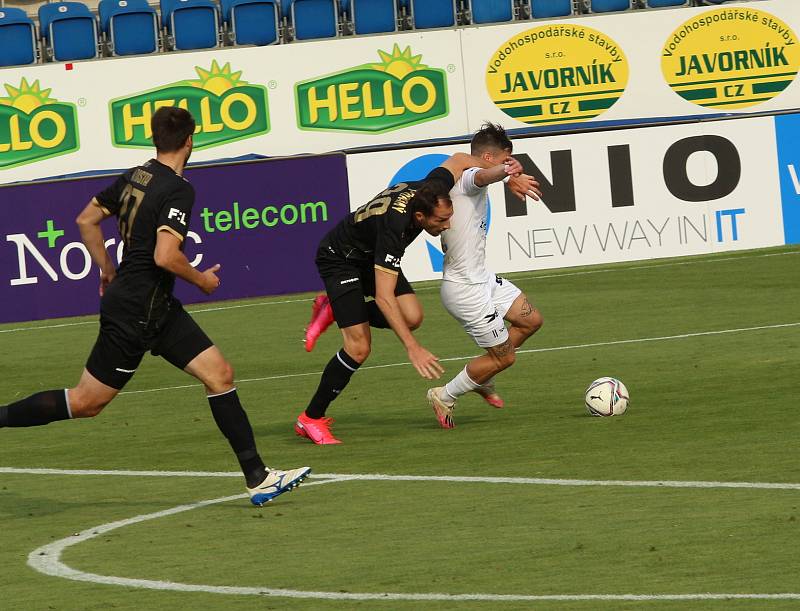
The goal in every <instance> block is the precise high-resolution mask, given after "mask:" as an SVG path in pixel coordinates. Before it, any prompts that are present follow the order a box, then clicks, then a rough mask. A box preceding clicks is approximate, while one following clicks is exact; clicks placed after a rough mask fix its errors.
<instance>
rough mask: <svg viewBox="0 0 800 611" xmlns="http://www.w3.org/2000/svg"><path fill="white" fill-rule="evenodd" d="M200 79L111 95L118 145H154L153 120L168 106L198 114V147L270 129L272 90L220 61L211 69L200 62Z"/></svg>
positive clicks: (214, 63) (212, 63)
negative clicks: (119, 96)
mask: <svg viewBox="0 0 800 611" xmlns="http://www.w3.org/2000/svg"><path fill="white" fill-rule="evenodd" d="M195 71H196V72H197V75H198V76H199V77H200V78H199V79H197V80H185V81H178V82H177V83H172V84H171V85H166V86H163V87H159V88H157V89H151V90H149V91H145V92H143V93H139V94H136V95H133V96H128V97H124V98H117V99H115V100H111V103H110V104H109V106H110V110H111V137H112V140H113V144H114V146H119V147H133V148H150V147H152V146H153V144H152V142H151V140H150V138H151V137H152V133H151V131H150V119H151V117H152V116H153V113H154V112H155V111H156V110H158V109H159V108H161V107H162V106H179V107H180V108H185V109H186V110H188V111H189V112H191V113H192V115H193V116H194V118H195V121H196V122H197V127H196V128H195V132H194V148H195V149H204V148H209V147H212V146H220V145H222V144H227V143H229V142H233V141H235V140H242V139H244V138H252V137H253V136H258V135H261V134H266V133H267V132H268V131H269V106H268V103H267V90H266V88H265V87H263V86H262V85H253V84H250V83H247V82H246V81H243V80H241V76H242V72H241V71H238V72H231V66H230V63H226V64H225V65H224V66H223V67H222V68H220V67H219V64H217V61H216V60H214V61H212V62H211V69H210V70H204V69H203V68H200V67H197V66H196V67H195Z"/></svg>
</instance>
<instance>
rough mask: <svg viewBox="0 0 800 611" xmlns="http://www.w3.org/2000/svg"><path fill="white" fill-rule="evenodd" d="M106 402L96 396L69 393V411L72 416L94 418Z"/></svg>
mask: <svg viewBox="0 0 800 611" xmlns="http://www.w3.org/2000/svg"><path fill="white" fill-rule="evenodd" d="M108 403H109V402H108V401H102V400H100V399H98V398H96V397H92V396H86V395H83V394H79V393H75V394H72V393H71V394H70V403H69V411H70V414H71V415H72V417H73V418H94V417H95V416H97V415H98V414H99V413H100V412H102V411H103V408H104V407H105V406H106V405H108Z"/></svg>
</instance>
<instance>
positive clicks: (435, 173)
mask: <svg viewBox="0 0 800 611" xmlns="http://www.w3.org/2000/svg"><path fill="white" fill-rule="evenodd" d="M429 180H439V181H441V182H443V183H444V184H445V185H446V186H447V190H448V191H449V190H450V189H452V188H453V186H455V184H456V181H455V179H454V178H453V175H452V174H451V173H450V170H448V169H447V168H443V167H441V166H439V167H436V168H433V170H431V171H430V172H429V173H428V175H427V176H426V177H425V179H424V181H429Z"/></svg>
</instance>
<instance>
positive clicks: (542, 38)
mask: <svg viewBox="0 0 800 611" xmlns="http://www.w3.org/2000/svg"><path fill="white" fill-rule="evenodd" d="M629 72H630V70H629V67H628V59H627V58H626V57H625V53H624V52H623V50H622V47H620V46H619V44H617V42H616V41H615V40H614V39H612V38H611V37H610V36H609V35H608V34H605V33H604V32H600V31H598V30H595V29H592V28H589V27H586V26H581V25H577V24H569V23H566V22H564V23H557V24H550V25H544V26H540V27H536V28H532V29H530V30H527V31H525V32H520V33H518V34H515V35H514V36H513V37H511V38H509V39H508V40H506V41H505V42H504V43H503V44H502V45H500V46H499V47H498V48H497V49H496V50H495V51H494V53H493V54H492V55H491V56H490V57H489V63H488V64H487V66H486V91H487V92H488V93H489V97H490V98H491V100H492V102H494V104H495V106H497V107H498V108H499V109H500V110H502V111H503V112H504V113H505V114H506V115H508V116H509V117H512V118H513V119H516V120H517V121H521V122H522V123H527V124H529V125H538V124H543V123H551V124H556V123H571V122H573V121H585V120H587V119H593V118H595V117H598V116H600V115H601V114H603V113H604V112H605V111H607V110H608V109H609V108H611V107H612V106H613V105H614V104H615V103H616V102H617V100H618V99H619V98H620V97H621V96H622V94H623V93H624V92H625V88H626V87H627V85H628V75H629Z"/></svg>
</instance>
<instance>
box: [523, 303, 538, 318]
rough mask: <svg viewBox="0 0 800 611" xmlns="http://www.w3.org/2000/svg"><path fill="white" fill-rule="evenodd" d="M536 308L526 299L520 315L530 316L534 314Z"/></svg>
mask: <svg viewBox="0 0 800 611" xmlns="http://www.w3.org/2000/svg"><path fill="white" fill-rule="evenodd" d="M534 310H536V308H534V307H533V306H532V305H531V302H530V301H528V300H527V299H525V302H524V303H523V304H522V312H521V314H520V315H521V316H530V315H531V314H533V312H534Z"/></svg>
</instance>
